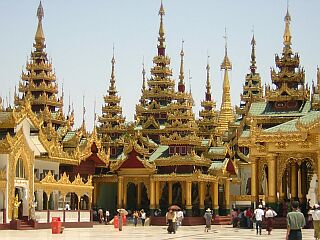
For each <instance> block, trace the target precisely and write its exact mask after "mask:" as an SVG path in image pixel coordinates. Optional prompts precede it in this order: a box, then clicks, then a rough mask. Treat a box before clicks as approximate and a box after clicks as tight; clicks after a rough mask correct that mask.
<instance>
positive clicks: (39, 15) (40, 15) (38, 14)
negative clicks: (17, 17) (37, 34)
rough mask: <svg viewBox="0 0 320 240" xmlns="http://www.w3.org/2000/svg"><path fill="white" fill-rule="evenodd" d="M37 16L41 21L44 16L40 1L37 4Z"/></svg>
mask: <svg viewBox="0 0 320 240" xmlns="http://www.w3.org/2000/svg"><path fill="white" fill-rule="evenodd" d="M37 17H38V19H39V21H41V20H42V18H43V17H44V11H43V7H42V4H41V1H40V3H39V6H38V10H37Z"/></svg>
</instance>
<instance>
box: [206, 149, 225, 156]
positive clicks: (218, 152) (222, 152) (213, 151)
mask: <svg viewBox="0 0 320 240" xmlns="http://www.w3.org/2000/svg"><path fill="white" fill-rule="evenodd" d="M209 153H210V154H219V155H222V154H225V153H226V147H211V148H210V149H209Z"/></svg>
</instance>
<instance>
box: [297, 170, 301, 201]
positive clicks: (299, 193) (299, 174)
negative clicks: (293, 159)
mask: <svg viewBox="0 0 320 240" xmlns="http://www.w3.org/2000/svg"><path fill="white" fill-rule="evenodd" d="M301 174H302V171H301V167H299V166H298V198H299V202H300V203H301V202H302V180H301Z"/></svg>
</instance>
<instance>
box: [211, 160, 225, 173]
mask: <svg viewBox="0 0 320 240" xmlns="http://www.w3.org/2000/svg"><path fill="white" fill-rule="evenodd" d="M225 161H228V159H225V160H223V161H213V163H212V164H211V166H210V167H209V169H210V170H214V169H216V170H219V169H222V168H223V167H224V165H225Z"/></svg>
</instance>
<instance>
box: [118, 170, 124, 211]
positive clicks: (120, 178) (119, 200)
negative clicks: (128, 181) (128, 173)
mask: <svg viewBox="0 0 320 240" xmlns="http://www.w3.org/2000/svg"><path fill="white" fill-rule="evenodd" d="M122 193H123V177H122V176H118V208H122V204H123V202H122V200H123V195H122Z"/></svg>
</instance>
